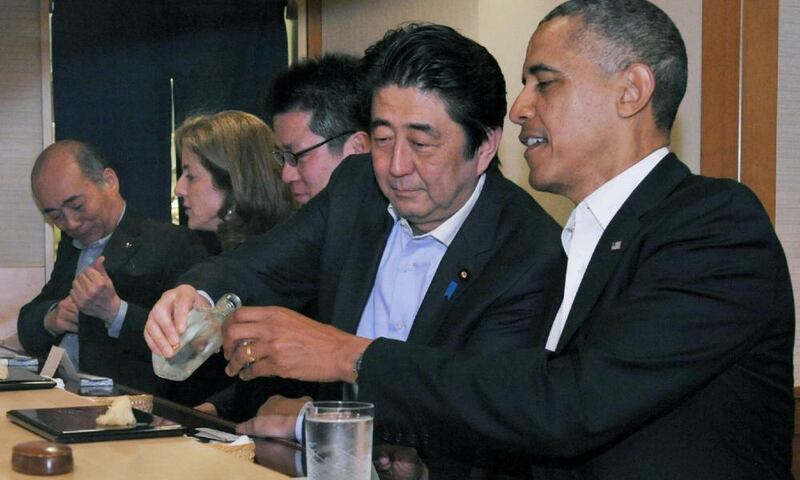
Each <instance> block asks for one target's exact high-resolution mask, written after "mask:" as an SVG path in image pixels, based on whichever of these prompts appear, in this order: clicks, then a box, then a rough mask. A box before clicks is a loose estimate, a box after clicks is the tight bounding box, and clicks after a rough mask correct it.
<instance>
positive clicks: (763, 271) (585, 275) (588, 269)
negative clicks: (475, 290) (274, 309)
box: [226, 0, 794, 480]
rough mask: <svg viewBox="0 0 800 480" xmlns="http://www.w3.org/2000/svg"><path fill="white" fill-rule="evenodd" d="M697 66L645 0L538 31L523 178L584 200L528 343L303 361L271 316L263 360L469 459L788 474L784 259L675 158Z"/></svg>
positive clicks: (364, 346) (388, 465) (753, 220)
mask: <svg viewBox="0 0 800 480" xmlns="http://www.w3.org/2000/svg"><path fill="white" fill-rule="evenodd" d="M686 64H687V62H686V52H685V47H684V45H683V41H682V39H681V37H680V34H679V33H678V31H677V29H676V27H675V25H674V24H673V23H672V21H671V20H670V19H669V18H668V17H667V15H666V14H664V13H663V12H662V11H661V10H660V9H658V8H657V7H655V6H654V5H652V4H651V3H649V2H647V1H644V0H597V1H580V0H571V1H569V2H566V3H564V4H562V5H561V6H559V7H557V8H556V9H555V10H553V12H551V13H550V14H548V16H546V17H545V19H544V20H543V21H542V23H541V24H540V25H539V27H538V28H537V30H536V32H535V33H534V34H533V36H532V38H531V40H530V43H529V45H528V50H527V56H526V60H525V64H524V66H523V78H524V82H523V83H524V87H523V90H522V92H521V93H520V95H519V96H518V98H517V100H516V101H515V103H514V106H513V107H512V109H511V113H510V116H511V119H512V121H514V122H515V123H517V124H519V125H520V126H521V134H520V141H521V142H522V143H523V144H525V145H526V146H527V150H526V152H525V158H526V160H527V161H528V164H529V166H530V169H531V173H530V177H529V180H530V183H531V185H533V186H534V187H535V188H538V189H543V190H547V191H551V192H555V193H559V194H562V195H565V196H566V197H568V198H569V199H571V200H572V201H573V202H575V203H576V205H577V206H576V209H575V211H574V212H573V215H572V216H571V217H570V220H569V221H568V222H567V226H566V228H565V231H564V233H563V235H562V240H563V242H564V247H565V251H566V253H567V254H568V257H569V259H568V266H567V275H566V281H565V285H564V290H563V298H562V300H561V301H560V305H559V307H558V313H557V314H556V318H555V320H554V322H553V325H552V326H551V327H550V328H548V329H545V331H544V332H543V335H542V336H541V337H540V338H538V339H536V340H535V341H534V342H533V343H532V344H531V348H529V349H526V350H518V351H515V352H510V353H509V352H504V353H497V354H493V355H480V356H476V355H465V354H461V353H457V352H452V351H446V350H444V349H431V348H426V347H420V346H416V345H411V344H408V343H399V342H393V341H391V340H387V339H378V340H375V341H372V342H370V341H368V340H365V339H361V338H358V337H353V336H348V335H345V334H343V333H341V332H337V334H336V335H335V336H334V335H331V336H332V337H333V338H332V339H331V340H329V342H327V343H329V344H330V345H336V346H337V348H336V354H335V355H333V354H332V355H325V354H321V355H319V356H317V357H316V358H313V359H307V358H301V357H300V356H299V355H296V353H297V352H295V351H293V350H292V349H290V348H286V346H285V345H284V344H282V343H281V342H280V341H279V340H277V339H280V338H281V336H286V337H288V335H286V334H285V333H284V332H283V331H282V330H281V328H280V327H281V325H280V323H279V322H275V325H271V326H264V329H265V330H268V333H264V336H270V335H272V336H274V337H276V338H277V339H276V340H273V342H274V345H275V348H270V349H265V350H261V351H259V354H260V355H265V356H267V358H269V359H270V361H269V364H270V365H269V367H266V366H264V365H262V366H261V372H263V373H264V374H275V375H284V374H288V375H289V376H293V377H299V378H305V379H310V380H313V379H319V378H325V379H332V380H344V381H348V382H356V381H357V382H358V386H359V399H360V400H365V401H369V402H373V403H374V404H375V405H376V429H377V430H378V432H386V433H387V435H389V438H393V439H394V440H396V441H401V442H403V443H406V444H409V445H412V446H420V445H426V444H427V445H430V446H439V447H442V448H449V449H451V450H452V451H453V452H454V454H456V453H460V454H462V455H469V454H470V453H471V452H472V450H474V449H475V448H477V447H480V446H482V445H492V446H494V447H496V448H499V449H501V450H505V451H506V452H507V454H508V456H509V457H513V458H523V459H527V461H528V462H530V463H531V465H532V476H533V477H534V478H536V479H560V478H565V479H566V478H569V479H581V478H587V479H590V478H591V479H614V480H617V479H648V480H652V479H676V478H681V479H700V478H702V479H728V478H742V479H766V478H774V479H788V478H791V471H790V460H791V440H792V423H793V401H792V400H793V399H792V350H793V341H794V306H793V299H792V289H791V284H790V280H789V275H788V269H787V265H786V259H785V257H784V254H783V251H782V249H781V246H780V243H779V242H778V239H777V238H776V235H775V232H774V230H773V228H772V226H771V224H770V221H769V218H768V217H767V215H766V213H765V212H764V210H763V208H762V207H761V205H760V203H759V202H758V200H757V199H756V198H755V196H754V195H753V194H752V193H751V192H750V191H749V190H748V189H747V188H746V187H744V186H742V185H740V184H738V183H736V182H733V181H729V180H715V179H709V178H704V177H699V176H695V175H691V174H690V173H689V171H688V169H687V168H686V167H685V166H684V165H682V164H681V163H680V162H679V161H678V159H677V157H676V156H675V155H673V154H670V153H669V152H668V150H667V148H666V147H667V145H668V144H669V132H670V129H671V127H672V123H673V121H674V118H675V114H676V112H677V109H678V105H679V104H680V101H681V99H682V97H683V94H684V91H685V86H686V76H687V68H686ZM234 348H235V345H232V344H227V345H226V349H227V351H228V352H229V356H230V357H231V359H232V360H231V363H234V362H236V365H241V364H242V362H243V361H246V358H243V355H242V352H241V349H238V350H236V349H234ZM319 351H325V350H324V349H323V348H320V349H319ZM352 363H355V365H356V367H355V368H352V367H350V365H351V364H352ZM328 365H332V366H330V367H328ZM230 367H231V364H229V368H230ZM379 434H381V433H379ZM392 460H394V462H392ZM397 460H398V459H397V458H395V459H392V458H388V459H383V461H380V462H379V467H381V469H385V473H386V474H387V475H391V473H393V472H396V471H398V470H397V469H394V467H395V466H401V467H407V465H401V464H400V462H398V461H397Z"/></svg>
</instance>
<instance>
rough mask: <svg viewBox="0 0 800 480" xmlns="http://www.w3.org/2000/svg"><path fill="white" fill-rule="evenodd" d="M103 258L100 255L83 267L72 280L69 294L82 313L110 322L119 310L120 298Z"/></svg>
mask: <svg viewBox="0 0 800 480" xmlns="http://www.w3.org/2000/svg"><path fill="white" fill-rule="evenodd" d="M105 260H106V257H104V256H102V255H101V256H100V257H98V258H97V259H96V260H95V261H94V263H92V264H91V265H89V266H88V267H86V268H84V269H83V271H82V272H81V273H80V274H78V276H77V277H75V280H73V281H72V289H71V290H70V291H69V296H70V298H71V299H72V301H73V302H74V303H75V305H76V306H77V307H78V310H80V311H81V312H83V313H84V314H86V315H89V316H92V317H97V318H100V319H102V320H103V321H104V322H106V323H110V322H112V321H113V320H114V318H116V316H117V312H119V306H120V303H121V300H120V298H119V296H118V295H117V291H116V289H114V282H112V281H111V278H110V277H109V276H108V273H106V269H105V267H104V266H103V262H105Z"/></svg>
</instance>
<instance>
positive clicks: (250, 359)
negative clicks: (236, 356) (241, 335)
mask: <svg viewBox="0 0 800 480" xmlns="http://www.w3.org/2000/svg"><path fill="white" fill-rule="evenodd" d="M239 345H240V346H242V347H244V355H245V362H246V363H245V365H244V367H243V368H250V365H252V364H253V363H255V361H256V357H255V356H254V355H253V350H252V348H251V345H253V341H252V340H243V341H242V342H241V343H240V344H239Z"/></svg>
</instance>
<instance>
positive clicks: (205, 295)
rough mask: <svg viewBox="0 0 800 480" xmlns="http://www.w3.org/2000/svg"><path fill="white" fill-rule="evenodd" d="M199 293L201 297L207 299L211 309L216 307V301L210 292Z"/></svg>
mask: <svg viewBox="0 0 800 480" xmlns="http://www.w3.org/2000/svg"><path fill="white" fill-rule="evenodd" d="M197 293H199V294H200V296H201V297H203V298H205V299H206V301H207V302H208V306H209V307H213V306H214V305H216V303H214V300H212V299H211V295H209V294H208V292H206V291H205V290H198V291H197Z"/></svg>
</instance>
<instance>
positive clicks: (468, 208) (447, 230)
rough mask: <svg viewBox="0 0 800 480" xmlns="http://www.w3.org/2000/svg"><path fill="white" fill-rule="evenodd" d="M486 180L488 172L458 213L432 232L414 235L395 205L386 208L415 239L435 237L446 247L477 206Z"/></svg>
mask: <svg viewBox="0 0 800 480" xmlns="http://www.w3.org/2000/svg"><path fill="white" fill-rule="evenodd" d="M485 182H486V174H485V173H483V174H481V176H480V177H478V184H477V185H475V190H474V191H473V192H472V195H470V197H469V199H467V201H466V203H464V205H462V206H461V208H459V209H458V211H457V212H456V213H454V214H453V215H451V216H450V218H448V219H447V220H445V221H444V222H443V223H442V224H441V225H439V226H438V227H436V228H434V229H433V230H431V231H430V232H427V233H423V234H422V235H414V231H413V230H412V228H411V225H410V224H409V223H408V220H406V219H405V218H402V217H400V216H398V215H397V212H395V210H394V207H393V206H392V204H391V203H390V204H389V206H388V207H387V208H386V209H387V210H388V211H389V215H391V216H392V218H393V219H394V221H395V222H400V226H401V227H402V228H403V229H404V230H405V231H406V232H408V234H409V235H410V236H411V237H412V238H413V239H418V238H424V237H428V236H430V237H433V238H434V239H436V240H437V241H439V242H440V243H442V244H443V245H444V246H445V247H449V246H450V243H451V242H452V241H453V239H454V238H455V237H456V234H458V231H459V230H460V229H461V225H463V224H464V221H466V219H467V217H468V216H469V214H470V212H472V209H473V207H475V203H476V202H477V201H478V197H480V195H481V191H483V184H484V183H485Z"/></svg>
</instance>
